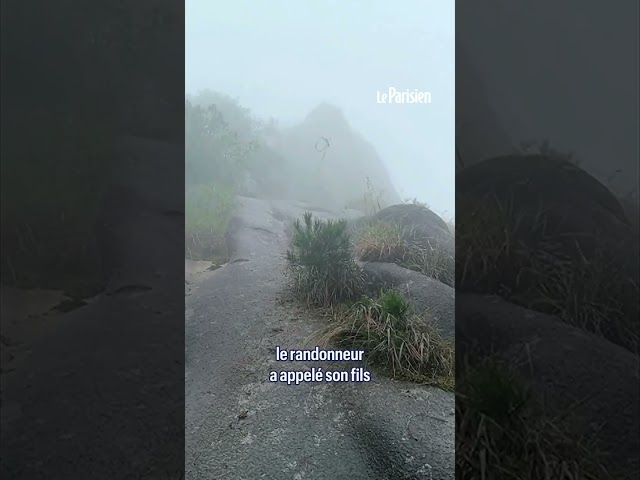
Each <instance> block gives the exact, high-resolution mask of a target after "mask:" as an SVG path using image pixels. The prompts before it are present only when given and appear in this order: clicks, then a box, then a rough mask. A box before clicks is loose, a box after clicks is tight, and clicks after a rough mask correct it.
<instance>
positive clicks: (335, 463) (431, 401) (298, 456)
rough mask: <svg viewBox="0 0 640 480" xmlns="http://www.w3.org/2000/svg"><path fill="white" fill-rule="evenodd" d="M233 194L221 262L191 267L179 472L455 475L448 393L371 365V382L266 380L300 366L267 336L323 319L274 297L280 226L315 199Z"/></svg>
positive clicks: (295, 335)
mask: <svg viewBox="0 0 640 480" xmlns="http://www.w3.org/2000/svg"><path fill="white" fill-rule="evenodd" d="M240 203H241V206H240V207H239V209H238V210H239V211H238V214H237V217H236V219H235V220H234V222H233V225H232V228H231V235H230V240H231V243H232V257H231V259H230V261H229V262H228V263H227V264H226V265H224V266H223V267H222V268H219V269H217V270H215V271H206V272H203V273H201V274H199V277H198V280H196V281H194V282H193V284H192V285H191V288H190V292H189V293H188V294H187V295H188V296H187V298H186V305H185V307H186V316H185V318H186V320H185V321H186V324H185V329H186V331H185V398H186V417H185V436H186V445H185V446H186V449H185V450H186V455H187V458H186V478H188V479H194V480H199V479H205V478H206V479H211V478H215V479H234V480H235V479H238V480H243V479H246V480H251V479H256V478H291V479H336V478H351V479H371V478H375V479H380V480H384V479H389V480H392V479H422V478H424V479H452V478H454V420H455V415H454V397H453V394H451V393H446V392H443V391H441V390H438V389H432V388H426V387H422V386H417V385H415V384H410V383H404V382H397V381H392V380H389V379H387V378H384V377H381V376H379V375H378V374H377V373H376V371H372V381H371V382H369V383H342V384H340V383H338V384H336V383H324V382H321V383H320V382H319V383H315V382H312V383H301V384H300V385H297V386H296V385H294V384H292V385H287V384H282V383H271V382H269V379H268V376H269V372H270V371H272V370H273V371H282V370H290V371H302V370H304V367H305V363H304V362H277V361H276V360H275V349H276V346H279V347H281V348H291V349H303V348H313V347H314V345H313V344H312V343H310V342H309V341H307V339H308V337H309V335H310V334H311V333H312V332H313V331H314V330H316V329H317V328H318V327H319V326H321V323H320V320H319V319H316V318H313V316H312V315H311V314H310V313H308V312H305V311H304V310H300V309H297V308H296V307H295V306H294V305H291V304H285V303H284V302H282V301H279V300H278V298H279V296H280V294H281V293H282V291H283V288H284V276H283V267H284V262H285V259H284V253H285V251H286V249H287V245H288V240H289V239H288V235H287V231H288V225H289V224H290V222H291V221H292V220H293V219H294V218H298V217H300V216H302V214H303V213H304V211H305V210H312V209H311V208H310V207H308V206H307V207H305V206H304V205H296V204H293V203H286V202H278V201H266V200H258V199H254V198H240ZM352 213H354V212H353V211H343V212H339V213H338V214H337V215H332V214H331V213H329V212H324V211H314V215H317V216H318V217H320V218H332V217H337V216H341V217H345V216H347V217H348V216H350V215H351V214H352ZM307 365H308V366H313V367H323V368H325V367H326V366H327V365H326V364H325V363H324V362H308V363H307Z"/></svg>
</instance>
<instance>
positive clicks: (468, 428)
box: [455, 358, 611, 480]
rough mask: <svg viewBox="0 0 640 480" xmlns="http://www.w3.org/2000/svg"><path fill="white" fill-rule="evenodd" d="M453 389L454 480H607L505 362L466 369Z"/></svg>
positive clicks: (590, 451)
mask: <svg viewBox="0 0 640 480" xmlns="http://www.w3.org/2000/svg"><path fill="white" fill-rule="evenodd" d="M456 385H457V387H456V397H457V400H456V446H455V448H456V478H458V479H460V480H476V479H478V480H479V479H485V480H493V479H495V480H502V479H506V480H546V479H548V480H578V479H581V480H592V479H593V480H595V479H601V480H603V479H609V478H611V477H610V476H609V475H608V474H607V472H606V471H605V470H604V468H603V467H602V466H601V465H600V463H599V461H598V457H597V455H595V454H594V450H593V448H592V447H591V446H589V445H587V444H585V443H584V442H582V440H581V439H576V438H571V437H570V436H568V435H567V434H565V433H563V432H562V431H561V429H560V428H559V426H558V425H559V422H558V421H556V419H554V418H550V417H548V416H546V415H545V412H544V411H542V410H541V409H540V407H539V403H538V402H537V400H536V398H535V397H534V395H533V394H532V392H531V391H530V390H529V389H528V387H527V386H526V385H525V383H524V382H523V381H521V380H520V379H519V378H518V377H517V375H516V374H515V373H514V372H513V371H512V370H511V369H510V368H508V367H507V366H506V364H505V363H504V362H501V361H499V360H497V359H493V358H486V359H484V360H482V361H481V362H480V363H479V364H478V365H476V366H474V367H473V368H471V367H469V366H468V365H465V367H464V368H463V369H462V370H461V371H459V372H458V379H457V382H456Z"/></svg>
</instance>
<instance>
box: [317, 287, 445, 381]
mask: <svg viewBox="0 0 640 480" xmlns="http://www.w3.org/2000/svg"><path fill="white" fill-rule="evenodd" d="M318 336H319V341H318V343H319V344H322V345H323V346H329V345H332V346H335V347H338V348H348V349H358V350H364V351H365V352H366V353H365V355H366V359H367V361H368V362H369V363H371V364H372V365H376V366H379V367H381V368H382V369H384V370H386V371H388V372H389V373H390V374H391V376H392V377H394V378H403V379H410V380H413V381H418V382H422V383H427V384H432V385H437V386H440V387H441V388H445V389H452V388H453V386H454V383H455V381H454V363H455V350H454V347H453V345H452V343H451V342H449V341H447V340H445V339H443V338H442V337H441V336H440V334H439V333H438V332H437V330H436V329H435V328H434V327H433V326H432V324H431V323H430V321H429V319H428V317H426V316H425V315H423V316H420V315H417V314H415V313H414V312H412V311H411V309H410V308H409V304H408V302H407V300H406V299H405V298H404V297H403V296H402V295H401V294H400V293H399V292H397V291H395V290H390V291H387V292H384V293H382V294H381V295H380V296H379V297H378V298H377V299H370V298H365V299H363V300H362V301H360V302H357V303H355V304H353V305H352V306H351V307H350V308H347V309H346V310H345V311H343V312H342V313H341V314H339V315H337V316H336V317H335V319H334V321H333V322H332V323H331V324H330V325H329V326H328V327H327V328H326V329H324V330H323V331H322V332H319V334H318Z"/></svg>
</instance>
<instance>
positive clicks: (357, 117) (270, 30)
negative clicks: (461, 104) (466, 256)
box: [185, 0, 455, 216]
mask: <svg viewBox="0 0 640 480" xmlns="http://www.w3.org/2000/svg"><path fill="white" fill-rule="evenodd" d="M454 19H455V15H454V3H453V2H434V1H431V2H424V1H404V2H402V3H401V4H395V5H394V4H390V3H389V2H382V1H378V0H376V1H367V2H355V1H353V2H340V1H323V2H317V3H315V4H312V3H309V2H299V1H295V0H282V1H278V2H251V1H246V0H237V1H234V2H224V3H222V2H209V1H207V0H188V1H187V2H186V46H185V48H186V73H185V75H186V89H187V93H189V94H195V93H197V92H198V91H200V90H203V89H211V90H215V91H218V92H221V93H224V94H228V95H230V96H231V97H234V98H237V99H238V101H239V103H240V104H241V105H242V106H244V107H247V108H249V109H250V110H251V112H252V113H253V114H254V115H256V116H258V117H262V118H270V117H274V118H276V119H278V120H279V121H280V124H281V125H282V126H294V125H296V124H298V123H300V122H302V121H303V120H305V118H306V117H307V116H308V115H309V113H310V112H312V111H313V110H314V109H315V108H316V107H318V106H319V105H320V104H322V103H328V104H330V105H333V106H336V107H338V108H339V109H340V110H341V111H342V114H343V115H344V118H345V119H346V121H347V122H348V124H349V125H350V126H351V127H352V128H353V129H354V130H355V131H357V132H358V133H359V134H360V135H361V136H362V137H363V138H364V140H366V141H367V142H369V143H370V144H371V145H372V146H373V147H374V148H375V151H376V152H377V154H378V155H379V156H380V157H381V159H382V162H383V163H384V165H385V166H386V169H387V171H388V172H389V176H390V180H391V183H392V184H393V186H394V187H395V190H396V191H397V194H398V198H403V199H404V198H407V197H411V198H414V197H415V198H417V199H418V200H419V201H421V202H425V203H427V204H428V205H429V206H430V207H431V208H432V210H434V211H435V212H438V213H443V212H446V216H453V215H454V212H455V200H454V193H455V185H454V175H455V147H454V143H455V130H454V129H455V117H454V115H455V113H454V112H455V108H454V107H455V104H454V93H455V78H454V75H455V69H454V65H455V57H454ZM390 87H394V88H396V89H398V90H406V89H410V90H412V91H413V90H414V89H417V90H419V91H426V92H430V93H431V103H430V104H378V103H377V92H378V91H380V92H383V93H386V92H387V91H388V89H389V88H390ZM338 147H339V145H332V149H329V150H328V151H327V158H328V157H329V155H330V154H331V155H336V154H337V149H338ZM311 148H313V145H311ZM360 180H361V179H354V182H360Z"/></svg>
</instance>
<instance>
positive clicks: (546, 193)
mask: <svg viewBox="0 0 640 480" xmlns="http://www.w3.org/2000/svg"><path fill="white" fill-rule="evenodd" d="M456 202H457V203H458V205H460V206H462V208H458V209H457V210H458V224H459V225H458V233H459V235H458V244H459V245H458V246H459V247H461V248H459V252H464V251H466V246H467V245H468V244H470V243H472V242H474V241H476V240H477V237H478V235H482V232H481V231H479V229H480V228H481V227H482V226H483V225H487V224H489V223H491V222H492V221H493V220H496V219H498V215H508V216H511V217H513V218H514V219H515V221H516V222H517V225H518V228H517V232H516V235H517V238H514V239H512V240H514V242H522V243H523V244H525V245H527V246H528V247H531V248H536V247H538V246H540V245H542V244H544V243H545V242H547V244H548V241H549V239H552V240H553V241H554V242H556V243H558V244H559V245H558V247H557V248H560V249H561V250H562V253H564V254H566V255H567V256H569V257H570V258H578V257H580V258H582V256H586V257H587V258H592V257H593V256H594V255H596V254H597V252H598V251H601V250H602V249H606V250H607V251H610V252H611V253H612V254H613V255H614V256H615V257H616V260H617V263H618V265H619V266H620V267H621V268H623V269H624V270H625V272H627V273H629V274H631V275H633V276H634V277H635V278H637V272H638V268H637V267H638V249H637V237H636V236H635V235H634V234H633V232H632V229H631V227H630V224H629V221H628V219H627V218H626V215H625V213H624V210H623V208H622V206H621V205H620V202H619V201H618V200H617V198H616V197H615V196H614V195H613V194H612V193H611V192H610V191H609V190H608V189H607V188H606V187H605V186H604V185H602V184H601V183H600V182H598V181H597V180H596V179H595V178H594V177H592V176H591V175H589V174H588V173H587V172H585V171H584V170H582V169H581V168H579V167H578V166H576V165H575V164H574V163H572V162H571V161H569V160H568V159H566V158H560V157H556V156H552V155H510V156H504V157H497V158H492V159H489V160H485V161H483V162H480V163H478V164H475V165H473V166H471V167H469V168H467V169H465V170H462V171H461V172H460V173H458V174H457V175H456ZM479 207H487V209H488V210H489V212H487V211H486V210H485V211H482V212H480V211H479ZM481 215H483V216H482V217H481ZM485 216H490V217H493V218H484V217H485ZM494 247H496V248H497V247H499V246H498V245H495V246H494ZM458 260H460V261H464V260H465V259H464V258H463V257H461V256H458Z"/></svg>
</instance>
